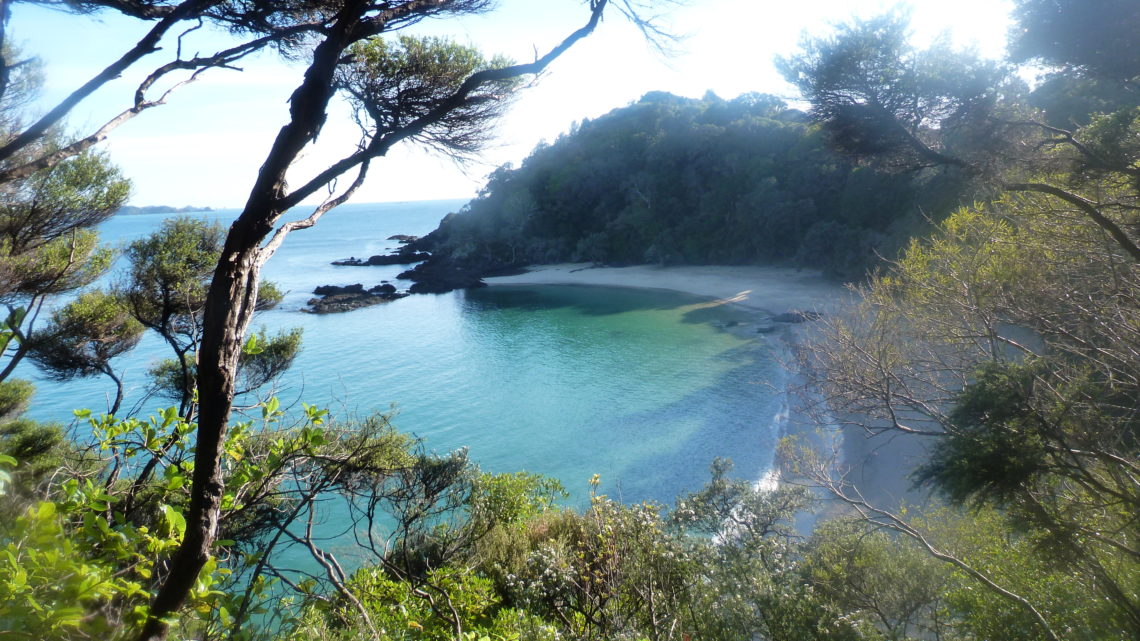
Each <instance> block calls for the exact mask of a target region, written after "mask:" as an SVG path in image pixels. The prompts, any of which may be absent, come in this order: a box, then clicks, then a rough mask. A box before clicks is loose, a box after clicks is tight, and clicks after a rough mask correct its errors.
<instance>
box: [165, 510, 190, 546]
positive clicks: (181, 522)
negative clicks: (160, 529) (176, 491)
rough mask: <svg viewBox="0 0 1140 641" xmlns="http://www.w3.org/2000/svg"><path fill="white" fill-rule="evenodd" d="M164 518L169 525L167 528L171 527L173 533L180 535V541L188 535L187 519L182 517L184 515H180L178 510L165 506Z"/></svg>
mask: <svg viewBox="0 0 1140 641" xmlns="http://www.w3.org/2000/svg"><path fill="white" fill-rule="evenodd" d="M162 516H163V518H164V519H166V524H167V526H169V527H170V530H171V531H172V532H175V533H177V534H178V538H179V539H181V538H182V537H183V536H185V534H186V518H185V517H184V516H182V514H181V513H179V512H178V510H175V509H174V508H172V507H170V506H169V505H166V504H163V506H162Z"/></svg>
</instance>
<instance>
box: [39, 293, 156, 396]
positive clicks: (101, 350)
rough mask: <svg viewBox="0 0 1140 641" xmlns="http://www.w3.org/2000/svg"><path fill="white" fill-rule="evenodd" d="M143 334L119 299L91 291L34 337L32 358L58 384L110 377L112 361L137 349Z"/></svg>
mask: <svg viewBox="0 0 1140 641" xmlns="http://www.w3.org/2000/svg"><path fill="white" fill-rule="evenodd" d="M142 333H143V326H142V325H141V324H140V323H139V322H138V321H136V320H135V319H134V318H133V317H132V316H131V315H130V313H129V311H128V309H127V307H126V305H125V304H124V301H123V300H122V299H121V298H120V297H118V296H116V295H115V294H109V293H106V292H103V291H101V290H94V291H88V292H85V293H83V294H81V295H80V296H78V297H77V298H76V299H75V300H72V301H71V302H69V303H68V304H67V305H65V306H64V307H61V308H59V309H57V310H55V311H54V312H52V316H51V324H50V325H49V326H48V327H47V328H45V329H41V330H39V331H37V332H36V333H35V334H34V335H33V337H32V341H31V342H32V350H31V358H32V359H33V360H34V361H35V362H36V363H37V364H38V365H39V366H40V367H42V368H43V369H44V370H45V371H47V372H48V373H49V374H50V375H51V376H53V377H55V378H56V379H58V380H68V379H71V378H73V377H77V376H93V375H95V374H98V373H110V372H111V369H110V368H111V366H110V360H111V359H113V358H115V357H116V356H119V355H121V354H123V353H125V352H127V351H130V350H131V349H134V347H135V345H137V344H138V341H139V339H140V338H142Z"/></svg>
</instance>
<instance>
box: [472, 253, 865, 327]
mask: <svg viewBox="0 0 1140 641" xmlns="http://www.w3.org/2000/svg"><path fill="white" fill-rule="evenodd" d="M484 280H485V281H486V283H487V284H488V285H492V286H494V285H594V286H602V287H637V288H647V289H665V290H671V291H676V292H684V293H687V294H693V295H696V296H708V297H710V298H715V299H718V300H721V301H724V302H726V303H733V304H736V305H739V306H740V307H742V308H745V309H749V310H753V311H758V312H764V313H767V314H773V315H775V314H781V313H784V312H786V311H791V310H797V311H813V312H819V313H823V314H827V313H830V312H834V311H835V310H837V309H838V308H839V306H841V305H842V304H843V301H845V300H848V299H850V292H848V291H847V289H846V288H844V287H843V285H841V284H840V283H838V282H836V281H834V280H831V279H829V278H826V277H824V276H823V275H822V274H821V273H820V272H819V271H816V270H810V269H795V268H790V267H752V266H721V265H698V266H684V267H660V266H657V265H634V266H631V267H598V266H594V265H592V264H590V263H561V264H556V265H536V266H532V267H529V268H527V271H526V273H523V274H517V275H513V276H494V277H490V278H486V279H484Z"/></svg>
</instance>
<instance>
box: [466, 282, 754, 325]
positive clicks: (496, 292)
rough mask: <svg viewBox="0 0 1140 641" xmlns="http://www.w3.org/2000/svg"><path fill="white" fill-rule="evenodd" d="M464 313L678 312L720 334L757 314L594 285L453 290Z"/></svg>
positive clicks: (697, 299)
mask: <svg viewBox="0 0 1140 641" xmlns="http://www.w3.org/2000/svg"><path fill="white" fill-rule="evenodd" d="M457 294H458V295H459V296H460V298H461V300H462V305H463V308H464V311H465V312H475V313H478V312H490V311H501V310H505V309H511V310H518V311H524V312H538V311H551V310H556V309H563V310H567V311H573V312H575V313H577V314H581V315H583V316H610V315H616V314H626V313H629V312H638V311H670V310H684V311H683V312H682V313H681V317H680V318H681V322H683V323H687V324H692V325H703V324H708V325H711V326H713V327H715V328H716V329H718V330H721V331H724V330H727V329H729V328H731V327H733V326H735V325H739V324H743V323H747V322H749V321H751V320H755V318H756V316H757V312H755V311H752V310H747V309H742V308H740V307H736V306H733V305H731V304H730V303H729V302H726V301H724V300H716V299H711V298H709V297H704V296H695V295H692V294H685V293H681V292H676V291H672V290H654V289H638V288H627V287H604V286H597V285H498V286H495V287H483V288H477V289H467V290H459V291H458V292H457Z"/></svg>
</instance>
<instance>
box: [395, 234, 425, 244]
mask: <svg viewBox="0 0 1140 641" xmlns="http://www.w3.org/2000/svg"><path fill="white" fill-rule="evenodd" d="M419 238H420V237H419V236H409V235H407V234H396V235H394V236H389V237H388V240H398V241H400V242H401V243H403V244H405V245H406V244H408V243H413V242H415V241H417V240H419Z"/></svg>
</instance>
